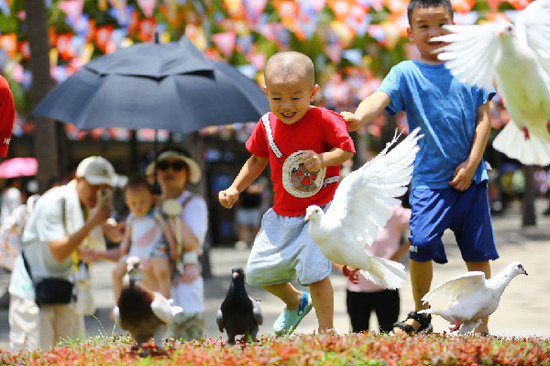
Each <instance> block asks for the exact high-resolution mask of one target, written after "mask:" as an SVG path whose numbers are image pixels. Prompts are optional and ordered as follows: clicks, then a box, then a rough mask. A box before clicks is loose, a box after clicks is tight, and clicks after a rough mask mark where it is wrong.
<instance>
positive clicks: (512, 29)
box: [432, 0, 550, 166]
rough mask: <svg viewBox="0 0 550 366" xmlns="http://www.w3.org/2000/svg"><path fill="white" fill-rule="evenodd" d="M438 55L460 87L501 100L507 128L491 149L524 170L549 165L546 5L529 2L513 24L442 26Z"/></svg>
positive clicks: (549, 11) (549, 3) (549, 20)
mask: <svg viewBox="0 0 550 366" xmlns="http://www.w3.org/2000/svg"><path fill="white" fill-rule="evenodd" d="M444 28H445V29H447V30H449V31H450V32H452V33H451V34H447V35H443V36H438V37H434V38H432V41H435V42H445V43H447V44H446V45H444V46H443V47H442V48H441V49H440V50H441V51H442V52H441V53H439V54H438V58H439V59H440V60H441V61H445V66H446V67H447V68H448V69H450V70H451V73H452V74H453V75H456V76H458V78H459V80H460V81H463V82H466V83H468V84H470V85H477V86H480V87H485V88H490V87H492V86H493V81H494V82H496V88H497V90H498V92H499V93H500V95H501V96H502V97H503V98H504V103H505V106H506V109H507V110H508V113H509V114H510V123H508V124H507V125H506V127H504V129H503V130H502V131H501V132H500V133H499V134H498V135H497V137H496V138H495V140H494V141H493V147H494V148H495V149H497V150H499V151H501V152H503V153H504V154H506V155H508V156H509V157H511V158H514V159H517V160H519V161H521V162H522V163H524V164H529V165H542V166H544V165H548V164H550V121H549V119H550V0H536V1H533V2H531V3H530V4H529V5H528V6H527V8H526V9H525V10H523V11H522V12H520V13H519V14H518V16H517V20H516V22H515V25H514V24H511V23H507V22H499V23H489V24H482V25H469V26H461V25H445V26H444Z"/></svg>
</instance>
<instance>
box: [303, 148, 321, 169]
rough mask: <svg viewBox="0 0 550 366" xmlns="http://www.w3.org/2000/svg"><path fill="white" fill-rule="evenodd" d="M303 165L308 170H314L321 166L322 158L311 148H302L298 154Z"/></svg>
mask: <svg viewBox="0 0 550 366" xmlns="http://www.w3.org/2000/svg"><path fill="white" fill-rule="evenodd" d="M300 158H301V159H302V161H303V162H304V166H305V168H306V169H307V170H309V171H310V172H316V171H319V170H321V168H322V167H323V158H322V157H321V155H320V154H317V153H316V152H315V151H313V150H304V151H302V153H301V154H300Z"/></svg>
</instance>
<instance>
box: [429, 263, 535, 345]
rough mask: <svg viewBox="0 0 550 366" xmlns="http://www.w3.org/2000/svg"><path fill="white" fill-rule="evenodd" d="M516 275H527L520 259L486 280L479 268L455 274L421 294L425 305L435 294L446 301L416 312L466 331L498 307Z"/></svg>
mask: <svg viewBox="0 0 550 366" xmlns="http://www.w3.org/2000/svg"><path fill="white" fill-rule="evenodd" d="M519 274H524V275H527V271H526V270H525V268H524V267H523V265H522V264H521V263H520V262H512V263H510V264H509V265H507V266H506V267H505V268H504V269H503V270H502V271H500V272H499V273H497V274H496V275H495V276H494V277H492V278H490V279H486V278H485V273H483V272H481V271H470V272H467V273H464V274H461V275H458V276H456V277H453V278H451V279H450V280H447V281H445V282H443V283H441V284H440V285H438V286H437V287H435V288H434V289H432V290H431V291H430V292H428V293H427V294H426V295H424V297H422V302H423V303H424V304H426V303H428V302H429V301H430V300H432V299H433V298H434V297H436V296H437V295H439V294H444V295H445V297H447V299H449V300H450V302H449V303H447V304H445V305H443V306H440V307H438V308H430V309H426V310H421V311H419V313H425V314H436V315H439V316H441V317H442V318H443V319H445V320H447V321H449V322H450V323H451V325H452V327H451V328H450V329H451V331H455V330H458V329H459V328H460V331H459V333H460V334H466V333H468V332H471V331H472V330H474V329H475V328H476V327H477V326H478V325H479V324H480V323H481V319H483V318H484V317H486V316H489V315H490V314H492V313H493V312H494V311H495V310H496V309H497V307H498V304H499V302H500V297H501V296H502V293H503V292H504V289H505V288H506V286H508V284H509V283H510V281H512V279H513V278H514V277H516V276H517V275H519Z"/></svg>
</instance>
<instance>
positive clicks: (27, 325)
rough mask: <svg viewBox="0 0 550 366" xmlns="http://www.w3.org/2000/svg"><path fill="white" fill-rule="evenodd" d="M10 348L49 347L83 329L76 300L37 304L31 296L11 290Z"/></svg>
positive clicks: (82, 332) (75, 334)
mask: <svg viewBox="0 0 550 366" xmlns="http://www.w3.org/2000/svg"><path fill="white" fill-rule="evenodd" d="M9 323H10V348H11V351H12V352H17V351H19V350H24V351H30V350H34V349H36V348H40V349H42V350H48V349H50V348H52V347H54V346H55V345H56V344H57V342H59V341H60V340H61V339H65V338H76V337H78V336H81V335H83V334H84V332H85V327H84V317H83V316H82V315H80V314H78V313H77V312H76V304H74V303H71V304H68V305H52V306H43V307H41V308H40V307H38V305H36V303H35V302H34V301H32V300H27V299H23V298H21V297H19V296H16V295H13V294H10V309H9Z"/></svg>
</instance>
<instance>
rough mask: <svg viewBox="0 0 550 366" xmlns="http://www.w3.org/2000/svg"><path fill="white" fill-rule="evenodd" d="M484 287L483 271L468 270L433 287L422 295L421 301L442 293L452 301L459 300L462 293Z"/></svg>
mask: <svg viewBox="0 0 550 366" xmlns="http://www.w3.org/2000/svg"><path fill="white" fill-rule="evenodd" d="M483 287H485V273H483V272H481V271H470V272H466V273H464V274H461V275H458V276H455V277H453V278H451V279H449V280H447V281H445V282H443V283H441V284H439V285H437V286H436V287H434V288H433V289H432V290H431V291H430V292H428V293H427V294H426V295H424V296H423V297H422V299H421V300H422V303H424V304H425V303H427V302H429V301H430V300H431V299H433V298H434V297H436V296H437V295H439V294H444V295H445V297H446V298H448V299H449V300H451V301H452V302H455V301H459V300H460V299H461V297H462V296H464V294H468V293H470V292H474V291H476V290H479V289H481V288H483Z"/></svg>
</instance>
